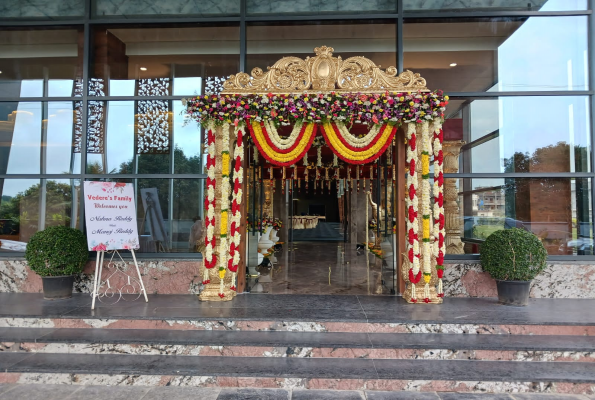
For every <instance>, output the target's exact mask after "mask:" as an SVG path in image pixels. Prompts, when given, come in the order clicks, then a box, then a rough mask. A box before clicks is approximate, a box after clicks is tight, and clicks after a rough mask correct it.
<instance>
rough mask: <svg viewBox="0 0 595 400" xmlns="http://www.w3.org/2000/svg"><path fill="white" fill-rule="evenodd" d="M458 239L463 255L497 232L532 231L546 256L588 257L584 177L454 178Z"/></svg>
mask: <svg viewBox="0 0 595 400" xmlns="http://www.w3.org/2000/svg"><path fill="white" fill-rule="evenodd" d="M456 185H457V187H458V189H459V207H460V213H461V214H460V215H461V216H462V218H461V220H460V222H461V237H462V238H463V241H464V242H465V252H466V253H477V252H478V251H479V249H480V246H481V243H482V242H483V241H484V240H485V239H486V238H487V237H488V236H489V235H490V234H491V233H493V232H495V231H497V230H500V229H510V228H521V229H526V230H528V231H530V232H533V233H534V234H536V235H537V236H539V238H540V239H541V241H542V242H543V244H544V245H545V247H546V249H547V251H548V254H550V255H573V254H579V255H583V254H593V226H592V222H591V221H592V218H591V214H592V210H591V180H590V179H588V178H576V179H567V178H540V179H528V178H520V179H519V178H506V179H503V178H502V179H459V180H456Z"/></svg>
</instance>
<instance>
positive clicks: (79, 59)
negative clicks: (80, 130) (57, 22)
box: [0, 28, 83, 97]
mask: <svg viewBox="0 0 595 400" xmlns="http://www.w3.org/2000/svg"><path fill="white" fill-rule="evenodd" d="M82 38H83V35H82V29H64V28H58V29H22V28H21V29H13V30H1V31H0V71H2V73H1V74H0V92H1V93H2V95H3V96H5V97H41V96H57V97H59V96H68V97H70V96H78V95H80V93H77V91H76V84H75V82H80V80H81V79H82V75H83V74H82V64H83V51H82V46H81V44H82ZM45 82H47V88H46V85H45V84H44V83H45Z"/></svg>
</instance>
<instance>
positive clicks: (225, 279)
mask: <svg viewBox="0 0 595 400" xmlns="http://www.w3.org/2000/svg"><path fill="white" fill-rule="evenodd" d="M231 127H233V125H231V124H228V123H226V124H224V125H222V126H217V127H216V128H212V129H210V132H212V131H213V130H214V146H213V144H212V143H211V139H210V138H209V159H210V160H211V164H210V165H209V167H208V168H207V175H208V177H209V178H210V176H211V173H212V172H214V175H215V179H214V180H215V185H214V207H212V206H213V202H212V201H211V200H210V198H211V196H212V195H213V193H212V192H209V190H210V187H212V186H213V185H212V182H211V186H210V187H209V184H208V183H207V201H209V208H207V218H208V217H209V216H210V213H209V210H210V209H211V207H212V208H213V209H214V214H215V216H214V221H215V222H214V235H213V238H215V237H217V236H218V237H219V241H218V243H217V246H213V248H214V249H216V250H215V251H214V252H213V253H214V254H213V258H212V260H211V261H210V262H209V261H208V260H207V262H209V265H207V264H206V263H205V266H206V267H207V268H206V271H207V274H208V276H205V278H207V279H205V278H203V283H205V284H206V287H205V289H204V290H203V291H202V292H201V294H200V296H199V298H200V300H205V301H229V300H231V299H233V298H234V297H235V295H236V292H235V290H232V289H231V287H232V286H234V285H235V284H234V283H232V275H234V274H231V273H229V274H228V273H227V269H228V259H229V256H230V254H229V248H230V247H229V236H230V234H229V227H230V218H229V214H230V213H231V209H230V201H229V198H230V195H231V183H230V174H231V156H230V143H231V141H230V135H232V134H233V130H232V128H231ZM213 147H214V156H215V157H214V159H215V161H214V163H215V164H214V165H215V167H214V171H213V169H212V166H211V165H212V162H213V161H212V158H211V154H212V152H211V149H212V148H213ZM207 161H209V160H207ZM207 163H208V162H207ZM210 228H213V225H212V224H211V223H210V222H209V229H210ZM208 238H209V231H207V241H208ZM211 240H213V239H211ZM211 243H212V242H211ZM207 246H208V244H207Z"/></svg>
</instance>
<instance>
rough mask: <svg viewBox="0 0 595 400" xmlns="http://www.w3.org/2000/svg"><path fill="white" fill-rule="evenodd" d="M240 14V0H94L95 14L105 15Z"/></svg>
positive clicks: (178, 15)
mask: <svg viewBox="0 0 595 400" xmlns="http://www.w3.org/2000/svg"><path fill="white" fill-rule="evenodd" d="M239 14H240V0H217V1H190V2H189V1H187V0H169V1H152V2H138V1H128V0H94V1H93V15H94V16H95V17H96V18H105V17H122V18H129V17H133V18H134V17H145V16H149V17H151V16H153V17H155V16H159V17H165V16H172V17H223V16H235V15H239Z"/></svg>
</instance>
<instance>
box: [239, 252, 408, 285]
mask: <svg viewBox="0 0 595 400" xmlns="http://www.w3.org/2000/svg"><path fill="white" fill-rule="evenodd" d="M366 257H368V262H369V266H368V265H367V263H366ZM270 259H271V262H272V266H271V265H268V266H264V265H261V266H259V267H257V268H256V269H251V270H252V271H251V272H252V273H253V274H255V272H258V273H259V276H258V278H256V277H252V278H250V279H249V281H248V285H249V286H250V287H251V291H252V292H263V293H272V294H283V293H285V294H391V289H393V287H394V286H393V281H394V279H396V278H397V277H396V273H395V275H394V277H393V269H392V265H391V262H392V257H391V261H389V262H388V263H387V262H386V260H384V262H383V260H381V259H379V258H377V257H376V256H374V255H373V254H371V253H369V252H365V251H357V250H356V245H355V244H351V243H343V242H326V243H325V242H293V243H289V244H286V245H284V246H283V248H282V249H280V250H279V251H277V252H276V253H275V254H274V255H273V256H271V257H270Z"/></svg>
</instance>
